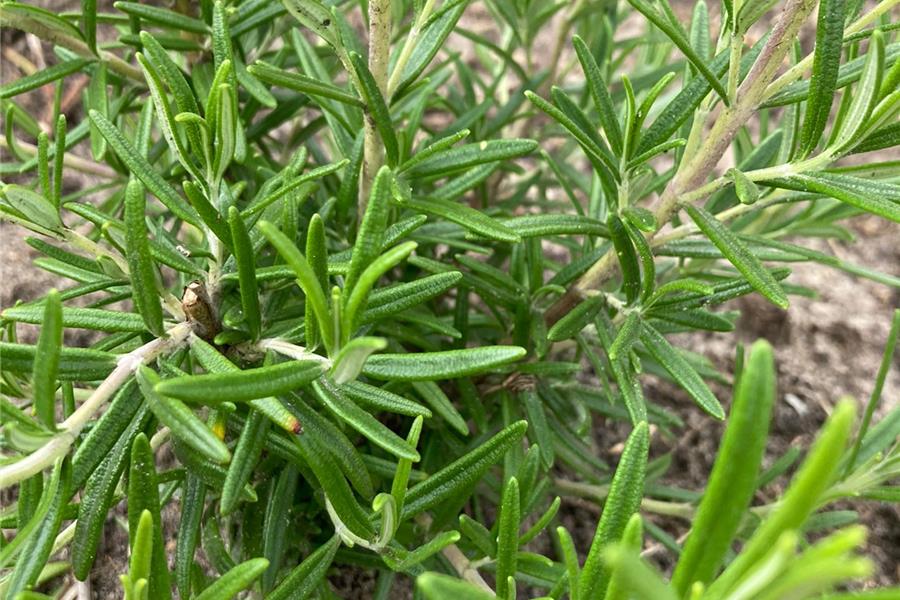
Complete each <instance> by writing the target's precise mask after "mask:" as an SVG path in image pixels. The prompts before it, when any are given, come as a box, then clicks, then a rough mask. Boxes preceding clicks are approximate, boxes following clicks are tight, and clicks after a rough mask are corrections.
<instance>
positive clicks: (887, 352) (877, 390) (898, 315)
mask: <svg viewBox="0 0 900 600" xmlns="http://www.w3.org/2000/svg"><path fill="white" fill-rule="evenodd" d="M898 336H900V309H895V310H894V318H893V319H891V329H890V332H888V337H887V341H886V342H885V345H884V353H883V354H882V356H881V365H880V366H879V367H878V375H877V376H876V378H875V387H874V388H873V389H872V394H871V396H869V401H868V402H867V403H866V410H865V412H864V413H863V418H862V422H861V423H860V424H859V431H857V432H856V440H855V441H854V442H853V448H852V450H851V451H850V453H849V456H848V457H847V461H846V463H847V464H846V466H845V467H844V473H850V472H851V471H852V470H853V467H854V466H855V465H856V460H857V458H858V456H859V452H860V450H861V448H862V446H863V440H865V439H866V434H867V433H868V431H869V424H870V423H871V422H872V415H873V414H874V413H875V408H876V407H877V406H878V401H879V400H881V393H882V391H883V390H884V382H885V380H886V379H887V375H888V372H889V371H890V368H891V360H892V359H893V357H894V350H895V349H896V347H897V338H898ZM895 410H896V409H895ZM882 420H884V419H882ZM869 447H870V449H869V452H871V444H869Z"/></svg>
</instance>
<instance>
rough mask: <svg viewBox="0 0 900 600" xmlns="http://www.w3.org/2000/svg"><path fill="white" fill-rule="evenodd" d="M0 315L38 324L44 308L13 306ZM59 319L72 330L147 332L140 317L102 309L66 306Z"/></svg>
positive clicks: (31, 305) (34, 305)
mask: <svg viewBox="0 0 900 600" xmlns="http://www.w3.org/2000/svg"><path fill="white" fill-rule="evenodd" d="M0 315H2V317H3V318H4V319H8V320H10V321H17V322H20V323H34V324H40V323H42V322H43V318H44V306H42V305H40V304H24V305H20V306H13V307H10V308H7V309H6V310H4V311H3V312H2V313H0ZM60 317H61V319H62V321H61V323H62V327H68V328H73V329H90V330H94V331H108V332H117V331H122V332H134V333H139V332H142V331H146V330H147V326H146V325H145V323H144V320H143V319H142V318H141V316H140V315H136V314H134V313H123V312H114V311H111V310H105V309H102V308H79V307H71V306H66V307H62V312H61V314H60Z"/></svg>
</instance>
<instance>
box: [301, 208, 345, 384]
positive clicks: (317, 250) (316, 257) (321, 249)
mask: <svg viewBox="0 0 900 600" xmlns="http://www.w3.org/2000/svg"><path fill="white" fill-rule="evenodd" d="M306 259H307V261H308V262H309V266H311V267H312V270H313V272H314V273H315V274H316V279H318V280H319V285H321V286H322V289H323V290H325V289H328V248H327V247H326V242H325V223H324V222H323V221H322V217H320V216H319V213H316V214H314V215H313V216H312V219H310V220H309V227H308V228H307V230H306ZM303 310H304V315H305V316H304V320H303V323H304V325H305V326H306V332H305V333H306V347H307V348H309V349H313V348H315V347H316V346H317V345H318V344H319V330H318V324H317V323H316V314H315V311H314V310H313V307H312V303H309V302H307V303H306V305H305V306H304V309H303ZM354 377H355V375H354Z"/></svg>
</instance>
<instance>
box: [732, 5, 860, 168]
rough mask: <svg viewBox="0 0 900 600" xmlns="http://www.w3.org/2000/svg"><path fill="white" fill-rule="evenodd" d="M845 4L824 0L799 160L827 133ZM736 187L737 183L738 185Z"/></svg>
mask: <svg viewBox="0 0 900 600" xmlns="http://www.w3.org/2000/svg"><path fill="white" fill-rule="evenodd" d="M845 6H846V2H845V0H822V2H820V3H819V16H818V23H817V26H816V49H815V55H814V57H813V69H812V78H811V79H810V85H809V97H808V98H807V101H806V114H805V115H804V117H803V128H802V129H801V131H800V151H799V152H800V156H801V157H803V156H806V155H808V154H809V153H810V152H812V151H813V150H814V149H815V147H816V145H817V144H818V143H819V138H820V137H822V132H823V131H825V125H827V123H828V116H829V114H830V113H831V104H832V102H833V101H834V95H835V88H836V86H837V77H838V69H839V68H840V66H841V50H842V46H843V37H844V12H845ZM735 183H737V182H735Z"/></svg>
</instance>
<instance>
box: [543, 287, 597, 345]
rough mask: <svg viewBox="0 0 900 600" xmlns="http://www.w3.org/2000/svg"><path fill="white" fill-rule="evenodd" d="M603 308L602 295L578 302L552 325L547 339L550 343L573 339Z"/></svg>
mask: <svg viewBox="0 0 900 600" xmlns="http://www.w3.org/2000/svg"><path fill="white" fill-rule="evenodd" d="M604 306H606V298H605V297H604V296H602V295H597V296H594V297H591V298H588V299H587V300H584V301H583V302H580V303H579V304H578V305H577V306H575V308H573V309H572V310H570V311H569V312H568V313H566V314H565V315H564V316H563V318H561V319H560V320H559V321H557V322H556V323H554V324H553V326H552V327H551V328H550V330H549V331H548V332H547V339H548V340H550V341H551V342H561V341H563V340H568V339H570V338H573V337H575V336H576V335H578V334H579V333H581V330H582V329H584V328H585V327H587V326H588V324H589V323H591V321H593V319H594V317H596V316H597V313H599V312H600V310H601V309H602V308H603V307H604Z"/></svg>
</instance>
